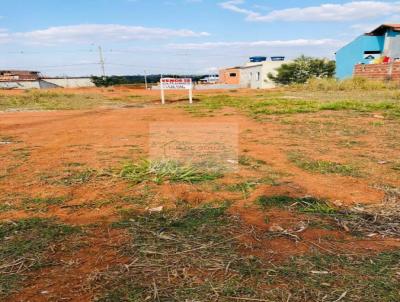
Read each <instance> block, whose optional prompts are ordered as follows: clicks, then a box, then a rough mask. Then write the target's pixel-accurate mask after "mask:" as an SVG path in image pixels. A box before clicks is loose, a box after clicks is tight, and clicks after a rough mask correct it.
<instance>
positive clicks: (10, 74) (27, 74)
mask: <svg viewBox="0 0 400 302" xmlns="http://www.w3.org/2000/svg"><path fill="white" fill-rule="evenodd" d="M40 78H41V75H40V72H39V71H30V70H0V82H11V81H37V80H39V79H40Z"/></svg>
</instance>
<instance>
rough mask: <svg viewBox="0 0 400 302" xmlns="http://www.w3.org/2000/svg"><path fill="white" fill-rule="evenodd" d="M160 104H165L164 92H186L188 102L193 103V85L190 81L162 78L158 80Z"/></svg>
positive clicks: (187, 79)
mask: <svg viewBox="0 0 400 302" xmlns="http://www.w3.org/2000/svg"><path fill="white" fill-rule="evenodd" d="M160 88H161V103H162V104H165V92H164V91H165V90H188V91H189V102H190V104H192V103H193V83H192V79H190V78H186V79H175V78H162V79H161V80H160Z"/></svg>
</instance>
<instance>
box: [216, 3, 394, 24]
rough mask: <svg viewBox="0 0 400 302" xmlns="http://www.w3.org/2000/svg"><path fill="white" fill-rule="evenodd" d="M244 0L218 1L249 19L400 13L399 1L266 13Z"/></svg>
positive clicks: (327, 18) (336, 18)
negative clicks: (247, 6)
mask: <svg viewBox="0 0 400 302" xmlns="http://www.w3.org/2000/svg"><path fill="white" fill-rule="evenodd" d="M244 4H245V1H244V0H230V1H225V2H222V3H220V6H221V7H222V8H224V9H227V10H230V11H233V12H236V13H241V14H244V15H246V19H247V20H249V21H258V22H272V21H352V20H361V19H370V18H377V17H382V16H391V15H393V14H396V13H400V2H398V1H395V2H383V1H352V2H348V3H344V4H332V3H326V4H321V5H319V6H309V7H302V8H300V7H294V8H287V9H281V10H273V11H270V12H269V13H267V14H261V13H259V12H256V11H253V10H249V9H246V8H243V5H244Z"/></svg>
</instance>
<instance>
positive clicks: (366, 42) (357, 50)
mask: <svg viewBox="0 0 400 302" xmlns="http://www.w3.org/2000/svg"><path fill="white" fill-rule="evenodd" d="M382 56H387V57H389V58H391V59H393V60H399V59H400V24H383V25H381V26H379V27H378V28H377V29H375V30H373V31H372V32H370V33H366V34H364V35H362V36H359V37H358V38H356V39H355V40H354V41H353V42H350V43H349V44H347V45H346V46H344V47H342V48H341V49H340V50H338V51H337V52H336V76H337V77H338V78H339V79H345V78H350V77H352V76H353V70H354V66H355V65H356V64H370V63H371V62H372V61H373V60H375V59H376V58H379V57H382Z"/></svg>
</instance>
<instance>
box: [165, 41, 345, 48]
mask: <svg viewBox="0 0 400 302" xmlns="http://www.w3.org/2000/svg"><path fill="white" fill-rule="evenodd" d="M343 45H344V42H343V41H340V40H334V39H315V40H309V39H296V40H271V41H252V42H244V41H240V42H205V43H182V44H169V45H168V48H171V49H178V50H209V49H218V48H225V49H226V48H229V49H232V48H257V47H268V48H279V47H341V46H343Z"/></svg>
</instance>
